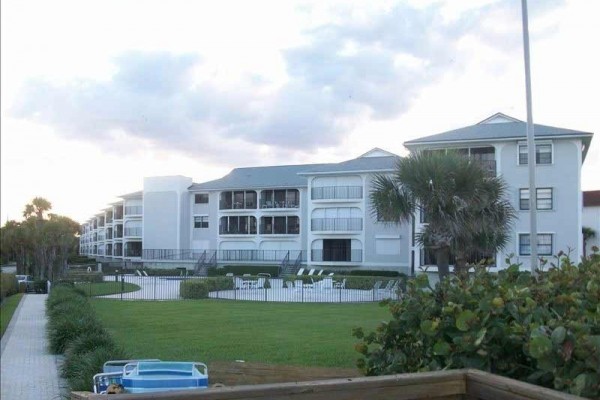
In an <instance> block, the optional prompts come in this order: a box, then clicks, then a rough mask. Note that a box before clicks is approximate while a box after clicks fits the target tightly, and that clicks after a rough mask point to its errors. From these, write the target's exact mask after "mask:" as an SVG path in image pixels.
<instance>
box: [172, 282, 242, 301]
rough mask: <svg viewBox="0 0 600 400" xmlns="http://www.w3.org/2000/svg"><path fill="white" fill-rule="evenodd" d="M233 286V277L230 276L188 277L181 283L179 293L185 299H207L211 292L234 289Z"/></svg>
mask: <svg viewBox="0 0 600 400" xmlns="http://www.w3.org/2000/svg"><path fill="white" fill-rule="evenodd" d="M233 287H234V284H233V279H231V278H229V277H227V278H225V277H222V278H221V277H218V278H205V279H188V280H186V281H182V282H181V283H180V286H179V293H180V295H181V297H182V298H184V299H206V298H208V293H209V292H215V291H218V290H232V289H233Z"/></svg>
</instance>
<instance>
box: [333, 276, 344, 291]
mask: <svg viewBox="0 0 600 400" xmlns="http://www.w3.org/2000/svg"><path fill="white" fill-rule="evenodd" d="M333 288H334V289H346V278H344V279H342V281H341V282H339V281H338V282H333Z"/></svg>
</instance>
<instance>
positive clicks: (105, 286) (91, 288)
mask: <svg viewBox="0 0 600 400" xmlns="http://www.w3.org/2000/svg"><path fill="white" fill-rule="evenodd" d="M121 285H122V286H121ZM77 286H78V287H80V288H81V289H83V291H84V292H85V293H86V294H87V295H88V296H106V295H109V294H117V293H121V292H123V293H129V292H135V291H136V290H140V287H139V286H138V285H135V284H133V283H127V282H98V283H88V282H84V283H78V284H77Z"/></svg>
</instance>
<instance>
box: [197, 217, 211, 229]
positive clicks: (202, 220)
mask: <svg viewBox="0 0 600 400" xmlns="http://www.w3.org/2000/svg"><path fill="white" fill-rule="evenodd" d="M196 218H200V221H199V222H200V226H198V227H197V226H196ZM193 222H194V229H208V228H209V227H210V221H209V219H208V215H206V214H201V215H194V221H193ZM204 222H206V226H202V224H203V223H204Z"/></svg>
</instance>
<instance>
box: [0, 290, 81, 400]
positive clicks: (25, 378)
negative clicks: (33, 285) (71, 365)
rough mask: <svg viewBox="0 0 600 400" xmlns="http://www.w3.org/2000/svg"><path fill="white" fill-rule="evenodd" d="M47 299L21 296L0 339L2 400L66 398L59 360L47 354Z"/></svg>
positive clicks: (65, 387) (38, 296)
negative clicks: (0, 340)
mask: <svg viewBox="0 0 600 400" xmlns="http://www.w3.org/2000/svg"><path fill="white" fill-rule="evenodd" d="M47 298H48V295H44V294H26V295H24V296H23V299H21V302H20V304H19V306H18V307H17V310H16V311H15V313H14V315H13V318H12V320H11V322H10V324H9V326H8V328H7V330H6V332H5V333H4V335H3V336H2V346H1V349H2V350H1V351H2V352H1V355H0V364H1V370H0V376H1V377H2V378H1V389H0V398H2V400H12V399H15V400H28V399H36V400H37V399H51V400H54V399H64V398H67V396H68V390H67V386H66V383H65V382H64V380H63V379H61V378H60V376H59V372H58V371H59V363H60V358H59V356H56V355H53V354H50V353H49V351H48V344H47V339H46V323H47V319H46V313H45V307H46V299H47ZM90 386H91V383H90Z"/></svg>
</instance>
